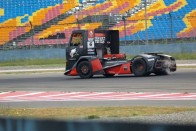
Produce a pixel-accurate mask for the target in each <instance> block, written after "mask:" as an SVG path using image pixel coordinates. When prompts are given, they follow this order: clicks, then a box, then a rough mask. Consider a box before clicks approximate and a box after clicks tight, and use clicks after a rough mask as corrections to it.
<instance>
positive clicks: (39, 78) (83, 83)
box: [0, 68, 196, 107]
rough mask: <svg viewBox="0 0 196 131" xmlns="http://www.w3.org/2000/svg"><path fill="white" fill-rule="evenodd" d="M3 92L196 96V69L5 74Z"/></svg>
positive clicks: (70, 103) (17, 104)
mask: <svg viewBox="0 0 196 131" xmlns="http://www.w3.org/2000/svg"><path fill="white" fill-rule="evenodd" d="M0 91H1V92H6V91H49V92H53V91H63V92H166V93H195V92H196V69H195V68H192V69H191V68H187V69H182V68H180V69H178V70H177V72H174V73H172V74H170V75H168V76H155V75H151V76H149V77H134V76H133V75H124V76H115V77H113V78H104V77H102V76H95V77H93V78H92V79H80V78H79V77H68V76H64V75H63V72H57V73H34V74H29V73H28V74H27V73H26V74H1V75H0ZM141 105H142V106H196V101H195V100H188V101H187V100H186V101H183V100H168V101H167V100H164V101H161V100H142V101H141V100H131V101H126V100H125V101H82V102H81V101H59V102H57V101H55V102H44V101H40V102H4V103H0V106H7V107H72V106H141Z"/></svg>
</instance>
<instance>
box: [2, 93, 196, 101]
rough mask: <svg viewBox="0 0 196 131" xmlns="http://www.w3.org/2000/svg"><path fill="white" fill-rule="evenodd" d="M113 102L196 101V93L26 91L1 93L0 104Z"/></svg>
mask: <svg viewBox="0 0 196 131" xmlns="http://www.w3.org/2000/svg"><path fill="white" fill-rule="evenodd" d="M113 100H116V101H117V100H196V93H154V92H26V91H16V92H1V93H0V102H28V101H113Z"/></svg>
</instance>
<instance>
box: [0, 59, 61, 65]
mask: <svg viewBox="0 0 196 131" xmlns="http://www.w3.org/2000/svg"><path fill="white" fill-rule="evenodd" d="M30 65H65V60H64V59H32V60H13V61H5V62H0V66H30Z"/></svg>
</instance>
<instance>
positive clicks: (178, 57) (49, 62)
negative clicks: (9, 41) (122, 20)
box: [0, 53, 196, 66]
mask: <svg viewBox="0 0 196 131" xmlns="http://www.w3.org/2000/svg"><path fill="white" fill-rule="evenodd" d="M169 55H171V56H173V57H174V58H176V60H196V53H182V54H179V53H178V54H169ZM133 57H134V55H127V59H131V58H133ZM31 65H48V66H51V65H61V66H64V65H65V59H31V60H13V61H5V62H0V66H31Z"/></svg>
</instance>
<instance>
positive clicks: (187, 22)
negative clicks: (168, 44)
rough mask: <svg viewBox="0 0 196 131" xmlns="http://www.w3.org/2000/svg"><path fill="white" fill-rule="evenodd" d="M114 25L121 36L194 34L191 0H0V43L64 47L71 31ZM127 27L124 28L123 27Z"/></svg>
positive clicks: (129, 38) (131, 38)
mask: <svg viewBox="0 0 196 131" xmlns="http://www.w3.org/2000/svg"><path fill="white" fill-rule="evenodd" d="M75 29H113V30H119V31H120V40H121V41H124V40H127V41H135V40H146V39H148V40H160V39H178V38H195V37H196V1H195V0H28V1H27V0H9V1H7V0H1V2H0V45H1V46H2V45H13V44H16V45H18V46H28V45H56V44H60V45H65V44H66V43H68V40H69V37H70V34H71V32H72V30H75ZM125 29H126V30H125Z"/></svg>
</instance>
